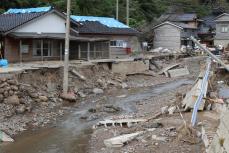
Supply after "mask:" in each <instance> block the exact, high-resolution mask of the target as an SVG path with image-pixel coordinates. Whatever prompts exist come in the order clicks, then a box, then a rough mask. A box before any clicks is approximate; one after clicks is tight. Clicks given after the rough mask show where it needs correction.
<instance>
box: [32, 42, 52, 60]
mask: <svg viewBox="0 0 229 153" xmlns="http://www.w3.org/2000/svg"><path fill="white" fill-rule="evenodd" d="M42 53H43V56H51V55H52V54H51V41H49V40H34V41H33V56H42Z"/></svg>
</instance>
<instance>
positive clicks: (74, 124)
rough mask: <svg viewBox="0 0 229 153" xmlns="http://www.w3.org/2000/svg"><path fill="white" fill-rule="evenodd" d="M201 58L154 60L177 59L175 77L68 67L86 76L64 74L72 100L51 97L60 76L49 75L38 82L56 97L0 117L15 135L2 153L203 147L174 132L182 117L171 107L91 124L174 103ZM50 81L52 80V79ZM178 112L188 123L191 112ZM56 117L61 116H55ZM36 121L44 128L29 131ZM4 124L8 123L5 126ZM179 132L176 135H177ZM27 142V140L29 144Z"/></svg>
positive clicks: (209, 124)
mask: <svg viewBox="0 0 229 153" xmlns="http://www.w3.org/2000/svg"><path fill="white" fill-rule="evenodd" d="M203 59H204V58H203V57H194V58H186V59H178V60H171V61H163V60H162V61H158V64H161V65H162V66H166V65H169V64H172V63H181V64H180V65H181V66H186V67H187V68H188V69H189V71H190V75H188V76H185V77H180V78H167V77H165V76H163V75H154V76H147V75H141V74H138V75H131V76H125V75H123V74H113V73H112V72H110V71H109V68H108V67H107V66H101V65H100V66H90V67H85V68H83V69H82V68H80V69H78V68H74V69H76V70H77V71H78V72H79V73H80V74H81V75H83V76H85V78H86V80H82V79H79V78H78V77H76V76H74V75H72V74H71V73H70V79H69V81H70V90H71V91H72V92H74V93H75V94H76V95H77V102H76V103H68V102H64V101H62V100H61V99H59V98H57V97H55V94H56V95H58V94H59V92H58V88H60V87H59V86H60V85H61V82H59V81H58V80H59V79H60V77H61V76H58V77H57V78H55V76H53V75H51V76H50V78H49V79H50V80H53V81H51V82H52V83H51V84H50V83H48V82H42V84H46V86H45V87H44V88H45V90H47V88H49V89H55V90H52V91H46V92H47V93H50V92H51V93H55V94H54V95H53V96H51V97H50V98H49V99H53V98H56V99H55V100H52V101H48V102H47V103H38V105H36V103H33V109H32V111H31V112H25V113H24V114H15V115H12V116H11V117H10V118H8V121H7V120H6V118H3V119H4V120H3V119H2V120H1V121H2V122H1V123H2V124H1V125H5V124H7V125H8V126H3V127H4V128H1V130H2V129H3V130H4V131H5V132H6V133H8V134H10V135H11V136H13V138H15V139H16V142H14V143H13V144H5V143H4V144H1V148H2V151H3V153H21V152H27V153H37V152H42V153H43V152H44V153H57V152H60V153H75V152H77V153H78V152H79V153H84V152H92V153H95V152H98V153H100V152H104V153H110V152H114V153H116V152H117V153H118V152H139V153H141V152H160V153H161V152H174V153H175V152H180V151H182V152H203V148H204V147H203V144H202V143H201V141H200V140H199V139H194V140H193V139H186V137H183V135H185V134H183V133H182V130H181V132H179V129H180V127H181V126H182V125H183V123H184V121H183V120H182V118H181V116H180V114H179V113H177V112H176V113H174V114H173V115H168V114H167V115H162V116H160V117H158V118H157V119H154V120H150V121H149V122H146V123H144V124H138V125H136V126H133V127H130V128H125V127H123V128H120V127H108V128H102V127H100V128H97V129H94V130H92V129H91V127H92V126H93V125H94V124H96V123H97V122H98V121H100V120H103V119H105V118H112V117H115V116H118V117H120V116H122V117H132V118H135V117H138V118H139V117H141V118H142V117H147V118H149V117H152V116H154V115H155V114H156V113H157V112H160V111H161V108H162V107H164V106H169V107H170V106H174V105H175V106H176V105H180V99H179V96H178V95H182V94H185V93H186V91H188V90H190V87H191V84H192V83H193V81H194V80H195V79H196V77H197V76H198V74H199V70H200V64H201V63H204V60H203ZM156 72H157V70H155V71H154V73H155V74H156ZM36 75H38V74H36ZM44 76H45V75H44ZM30 77H32V76H30ZM53 77H54V78H53ZM28 80H29V79H24V80H21V81H23V83H28V84H29V83H32V82H33V81H32V79H31V82H28ZM35 80H37V81H36V82H34V84H36V87H37V89H39V90H40V89H41V86H39V79H35ZM55 81H56V82H57V83H56V84H54V83H53V82H55ZM94 88H99V89H101V90H102V91H103V93H100V94H95V93H94V92H93V89H94ZM42 91H43V90H42ZM44 94H45V93H44ZM47 97H48V95H47ZM0 105H1V103H0ZM182 114H183V116H184V118H185V120H186V122H187V123H189V121H190V119H191V113H183V112H182ZM206 114H207V115H206ZM3 116H4V115H3ZM60 116H63V117H61V118H60ZM209 116H210V117H209ZM199 120H200V121H203V124H204V125H205V126H206V128H207V129H209V130H208V131H209V132H210V133H211V132H212V133H214V131H215V128H216V126H217V119H216V118H214V117H212V116H211V115H209V114H208V113H205V112H203V115H200V118H199ZM3 123H4V124H3ZM14 124H15V125H16V126H15V125H14ZM21 125H23V126H21ZM158 125H161V126H159V127H158ZM41 126H44V127H46V128H40V129H37V130H35V131H33V129H35V128H36V127H41ZM0 127H1V126H0ZM7 127H9V128H8V129H7ZM154 127H156V130H154V131H153V132H146V133H145V134H143V135H142V136H140V137H138V138H137V139H136V140H134V141H131V142H129V143H128V144H127V145H125V146H124V147H122V148H117V149H110V148H106V147H105V145H104V143H103V140H104V139H107V138H111V137H113V136H117V135H120V134H125V133H132V132H136V131H143V130H146V129H149V128H154ZM12 128H17V129H16V130H15V131H13V132H12V134H11V133H10V131H11V130H10V129H12ZM20 128H25V129H28V130H27V132H24V133H20V134H19V135H16V136H14V134H16V133H18V132H19V131H21V130H20ZM22 130H23V129H22ZM180 133H181V136H179V139H178V135H179V134H180ZM152 135H157V136H159V137H166V141H163V142H160V141H159V142H158V141H155V140H153V139H152ZM31 142H33V143H32V144H31Z"/></svg>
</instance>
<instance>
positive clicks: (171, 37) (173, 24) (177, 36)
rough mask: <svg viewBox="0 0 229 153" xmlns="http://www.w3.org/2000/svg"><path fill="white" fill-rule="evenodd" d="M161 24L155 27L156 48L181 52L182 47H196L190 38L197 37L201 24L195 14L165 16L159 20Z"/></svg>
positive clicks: (154, 43) (154, 42)
mask: <svg viewBox="0 0 229 153" xmlns="http://www.w3.org/2000/svg"><path fill="white" fill-rule="evenodd" d="M159 23H160V24H158V25H156V26H155V27H153V33H154V41H153V45H154V48H158V47H163V48H168V49H170V50H174V51H179V50H180V48H181V46H182V45H184V46H190V47H193V46H194V44H193V42H192V41H191V40H190V39H189V37H190V36H194V37H197V31H198V25H199V23H200V20H198V18H197V15H196V14H195V13H185V14H164V15H162V16H161V17H160V18H159Z"/></svg>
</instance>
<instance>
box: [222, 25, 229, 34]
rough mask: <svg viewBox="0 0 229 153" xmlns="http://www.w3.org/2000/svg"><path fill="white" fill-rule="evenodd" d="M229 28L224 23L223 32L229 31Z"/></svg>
mask: <svg viewBox="0 0 229 153" xmlns="http://www.w3.org/2000/svg"><path fill="white" fill-rule="evenodd" d="M228 30H229V28H228V26H227V25H223V26H222V27H221V32H223V33H226V32H228Z"/></svg>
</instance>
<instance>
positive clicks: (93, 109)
mask: <svg viewBox="0 0 229 153" xmlns="http://www.w3.org/2000/svg"><path fill="white" fill-rule="evenodd" d="M88 112H90V113H96V109H95V108H90V109H88Z"/></svg>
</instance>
